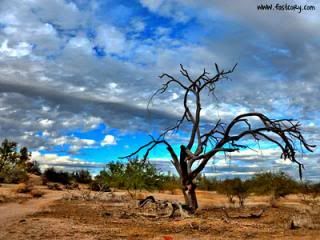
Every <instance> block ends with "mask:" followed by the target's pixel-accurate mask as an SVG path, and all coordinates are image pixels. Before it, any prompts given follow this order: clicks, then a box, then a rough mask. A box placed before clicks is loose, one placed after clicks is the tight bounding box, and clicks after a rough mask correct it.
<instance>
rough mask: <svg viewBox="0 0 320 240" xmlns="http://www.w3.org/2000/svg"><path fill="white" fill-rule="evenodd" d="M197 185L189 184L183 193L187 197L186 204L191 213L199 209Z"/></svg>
mask: <svg viewBox="0 0 320 240" xmlns="http://www.w3.org/2000/svg"><path fill="white" fill-rule="evenodd" d="M195 190H196V185H195V184H193V183H192V184H188V185H186V186H185V188H184V190H183V195H184V198H185V202H186V205H187V206H188V209H189V211H190V213H194V212H195V211H196V210H197V209H198V200H197V196H196V191H195Z"/></svg>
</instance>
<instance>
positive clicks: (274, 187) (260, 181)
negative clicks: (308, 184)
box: [249, 172, 300, 199]
mask: <svg viewBox="0 0 320 240" xmlns="http://www.w3.org/2000/svg"><path fill="white" fill-rule="evenodd" d="M249 181H250V188H251V191H252V192H254V193H256V194H258V195H266V194H272V195H273V197H274V198H275V199H278V198H280V197H285V196H286V195H288V194H291V193H297V192H299V189H300V187H299V184H298V183H297V182H296V181H295V180H294V179H292V178H291V177H290V176H289V175H287V174H285V173H284V172H278V173H271V172H266V173H258V174H255V175H254V176H253V177H252V178H251V179H250V180H249Z"/></svg>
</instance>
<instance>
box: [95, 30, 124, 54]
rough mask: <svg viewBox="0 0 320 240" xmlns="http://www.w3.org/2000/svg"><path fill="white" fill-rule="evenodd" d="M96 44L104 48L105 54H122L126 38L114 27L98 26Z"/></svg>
mask: <svg viewBox="0 0 320 240" xmlns="http://www.w3.org/2000/svg"><path fill="white" fill-rule="evenodd" d="M96 43H97V44H98V45H99V46H101V47H104V48H105V50H106V52H107V53H117V54H119V53H122V52H123V51H124V49H125V48H126V47H127V46H126V44H127V43H126V37H125V35H124V34H123V33H122V32H121V31H119V30H118V29H117V28H116V27H114V26H100V27H98V29H97V37H96Z"/></svg>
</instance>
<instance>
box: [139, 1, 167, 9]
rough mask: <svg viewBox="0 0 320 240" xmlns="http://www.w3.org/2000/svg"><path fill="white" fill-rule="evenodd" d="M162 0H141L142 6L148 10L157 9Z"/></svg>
mask: <svg viewBox="0 0 320 240" xmlns="http://www.w3.org/2000/svg"><path fill="white" fill-rule="evenodd" d="M163 2H164V0H141V1H140V3H141V4H142V6H144V7H146V8H148V9H150V11H157V10H158V9H159V7H160V6H161V4H162V3H163Z"/></svg>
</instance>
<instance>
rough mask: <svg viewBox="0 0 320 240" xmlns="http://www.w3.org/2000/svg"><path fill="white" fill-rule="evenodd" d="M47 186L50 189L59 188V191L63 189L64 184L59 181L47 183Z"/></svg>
mask: <svg viewBox="0 0 320 240" xmlns="http://www.w3.org/2000/svg"><path fill="white" fill-rule="evenodd" d="M47 187H48V189H50V190H57V191H62V190H63V188H62V186H61V185H60V184H58V183H47Z"/></svg>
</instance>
